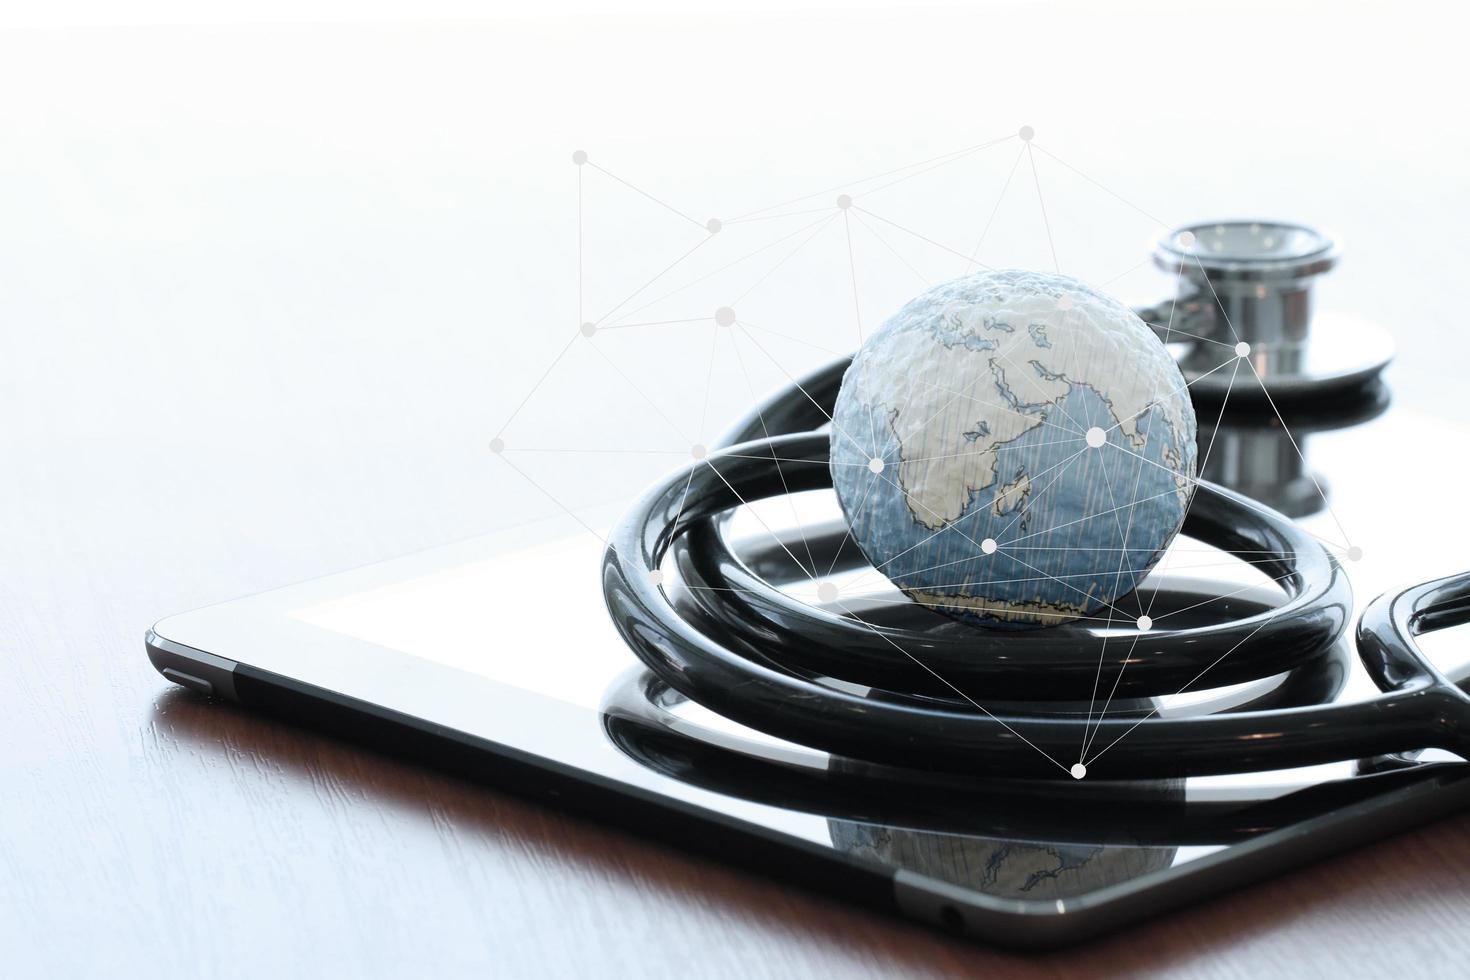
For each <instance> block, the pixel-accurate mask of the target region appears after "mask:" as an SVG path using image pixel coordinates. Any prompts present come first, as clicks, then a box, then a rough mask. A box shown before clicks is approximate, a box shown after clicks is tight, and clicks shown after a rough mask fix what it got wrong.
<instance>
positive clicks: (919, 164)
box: [726, 135, 1014, 224]
mask: <svg viewBox="0 0 1470 980" xmlns="http://www.w3.org/2000/svg"><path fill="white" fill-rule="evenodd" d="M1013 138H1014V135H1007V136H1002V137H999V138H998V139H993V140H987V141H986V142H984V143H977V144H975V145H974V146H967V147H964V148H962V149H958V150H951V151H949V152H948V153H941V154H940V155H939V156H937V157H929V158H928V159H927V160H920V161H918V162H917V163H906V164H904V165H903V166H901V167H894V168H893V169H891V170H885V171H883V172H882V173H876V174H870V175H869V176H867V177H859V178H858V179H856V180H848V181H844V182H843V183H841V184H833V185H832V186H831V187H824V188H822V189H821V190H819V191H813V192H812V193H810V194H803V195H801V196H800V197H793V198H790V199H788V200H785V201H782V202H780V203H779V204H769V205H767V206H765V207H763V208H756V209H755V210H754V211H746V212H745V213H744V214H740V215H736V216H735V217H733V218H731V219H730V220H729V221H727V222H726V224H732V223H734V222H736V221H744V220H745V219H747V218H749V217H751V216H752V215H756V214H764V213H765V212H767V211H774V210H776V209H777V208H784V207H788V206H789V205H792V204H800V203H801V202H802V201H809V200H811V199H812V198H814V197H820V196H821V195H823V194H830V193H832V192H833V191H840V190H842V189H844V188H848V187H853V186H855V185H857V184H866V183H868V182H869V181H873V180H882V179H883V178H884V177H891V176H893V175H894V174H898V173H903V172H904V171H905V170H913V169H914V168H915V167H922V166H924V165H925V164H929V163H933V162H934V161H936V160H947V159H948V158H949V157H955V158H958V157H961V156H964V155H965V154H967V153H973V152H975V151H976V150H983V149H985V148H986V147H990V146H995V145H997V144H999V143H1004V142H1005V141H1006V140H1009V139H1013Z"/></svg>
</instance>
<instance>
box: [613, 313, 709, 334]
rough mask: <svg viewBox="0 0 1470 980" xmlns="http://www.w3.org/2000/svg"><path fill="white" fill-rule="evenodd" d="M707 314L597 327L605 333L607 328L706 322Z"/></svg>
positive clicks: (707, 320)
mask: <svg viewBox="0 0 1470 980" xmlns="http://www.w3.org/2000/svg"><path fill="white" fill-rule="evenodd" d="M708 322H709V317H708V316H688V317H684V318H683V319H682V320H642V321H640V322H638V323H613V324H609V325H608V326H606V327H598V328H597V332H598V333H607V332H608V331H609V330H631V329H632V328H633V327H666V326H669V325H671V324H676V323H678V324H684V323H708Z"/></svg>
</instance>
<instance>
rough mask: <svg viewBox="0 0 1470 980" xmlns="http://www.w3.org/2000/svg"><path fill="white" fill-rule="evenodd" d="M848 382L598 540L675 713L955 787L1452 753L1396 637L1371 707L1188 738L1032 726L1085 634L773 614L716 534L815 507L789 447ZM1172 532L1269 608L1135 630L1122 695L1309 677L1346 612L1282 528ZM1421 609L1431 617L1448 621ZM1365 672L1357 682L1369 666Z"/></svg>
mask: <svg viewBox="0 0 1470 980" xmlns="http://www.w3.org/2000/svg"><path fill="white" fill-rule="evenodd" d="M845 366H846V362H837V363H835V364H833V365H831V366H829V367H827V368H825V369H823V370H822V371H820V372H817V373H816V374H815V375H813V376H811V377H809V378H807V379H805V380H803V381H801V382H796V383H794V384H793V385H792V386H791V387H790V388H788V389H787V390H785V391H783V392H782V393H780V394H779V395H777V396H776V397H775V398H773V399H772V400H770V401H768V402H767V403H765V404H763V405H761V406H758V408H757V409H756V411H754V412H753V413H752V415H751V416H750V417H748V418H747V419H745V420H743V421H742V422H741V423H740V424H739V425H737V426H736V427H735V429H733V430H732V431H731V433H730V434H728V435H727V437H726V439H725V442H726V443H727V444H729V445H727V448H726V449H725V451H724V452H721V453H716V454H715V455H713V456H711V457H709V458H708V459H706V460H704V461H702V462H700V463H698V464H696V465H694V466H692V467H691V468H689V469H687V470H684V471H681V472H679V473H676V474H674V475H673V476H671V477H669V478H668V479H667V480H665V481H663V482H662V483H660V484H659V485H658V486H656V487H654V488H653V489H651V490H650V491H649V492H648V493H647V494H646V495H645V496H644V497H643V498H642V499H641V500H640V501H639V502H638V503H637V504H636V505H635V506H634V507H633V508H632V510H631V511H630V512H629V513H628V514H627V515H626V516H625V518H624V519H623V521H622V522H621V523H620V524H619V526H618V528H617V529H616V531H615V533H614V536H613V537H612V539H611V541H610V544H609V547H608V550H607V552H606V556H605V560H604V566H603V590H604V595H605V598H606V600H607V604H608V608H609V611H610V612H611V614H612V618H613V621H614V622H615V624H616V625H617V628H618V629H619V631H620V632H621V634H622V636H623V637H624V639H625V640H626V641H627V642H628V644H629V645H630V647H631V648H632V649H633V651H634V652H635V653H636V654H637V656H638V657H639V658H640V659H641V660H642V661H643V662H644V663H645V664H646V665H647V666H648V667H649V668H650V669H651V670H652V671H653V672H654V673H655V674H656V675H657V676H658V677H659V678H660V679H662V680H663V681H664V682H666V683H667V684H668V685H669V686H671V687H672V688H674V689H675V690H677V691H679V692H680V693H682V694H683V695H685V696H687V697H689V698H692V699H694V700H695V701H697V702H699V703H700V704H703V705H705V706H706V707H708V708H710V709H712V710H714V711H716V712H718V713H719V714H722V715H724V716H725V717H727V718H730V719H733V720H735V721H738V722H740V723H742V724H745V725H748V726H750V727H753V728H757V729H760V730H763V731H766V732H768V733H770V734H773V735H776V736H778V737H780V738H783V739H786V740H789V741H792V742H796V743H799V744H804V745H808V746H812V747H814V748H818V749H822V750H825V751H829V752H833V753H836V754H840V755H844V756H848V757H851V758H854V759H861V760H865V761H868V762H874V763H881V764H886V765H892V766H902V767H907V768H910V769H914V770H921V771H924V770H927V771H937V772H948V773H959V774H965V775H970V776H998V775H1012V776H1027V777H1035V776H1052V777H1066V776H1069V775H1070V774H1069V773H1068V771H1067V767H1066V766H1064V765H1063V764H1062V763H1061V762H1059V761H1055V760H1061V759H1065V760H1067V761H1068V762H1070V761H1072V760H1075V759H1076V757H1077V753H1078V750H1079V747H1080V746H1081V745H1082V744H1083V743H1084V741H1085V740H1086V739H1087V738H1089V737H1091V739H1092V743H1091V744H1092V746H1093V748H1092V752H1091V755H1090V756H1089V758H1088V765H1089V770H1090V771H1091V772H1092V774H1094V775H1096V776H1101V777H1104V778H1157V777H1167V776H1180V775H1193V774H1208V773H1223V772H1240V771H1257V770H1263V769H1281V768H1290V767H1294V766H1301V765H1309V764H1314V763H1319V762H1330V761H1337V760H1342V759H1353V758H1359V757H1365V756H1372V755H1378V754H1387V753H1393V752H1402V751H1411V750H1415V749H1422V748H1427V747H1431V746H1433V747H1443V748H1449V749H1452V750H1458V749H1461V748H1462V746H1461V741H1462V739H1463V734H1462V733H1463V728H1464V726H1463V721H1464V719H1465V718H1466V708H1465V703H1466V702H1465V698H1464V696H1463V695H1462V694H1461V693H1460V692H1459V690H1458V689H1457V688H1455V687H1454V685H1453V684H1450V683H1449V682H1448V681H1446V680H1444V679H1443V678H1442V677H1440V676H1439V675H1438V674H1436V673H1434V672H1433V671H1432V669H1431V668H1429V667H1428V666H1427V665H1425V664H1424V663H1423V661H1422V658H1420V657H1419V656H1418V654H1417V652H1416V651H1413V650H1412V643H1411V642H1408V643H1407V649H1408V651H1409V652H1405V649H1406V648H1405V646H1404V645H1403V644H1404V643H1405V642H1406V640H1405V638H1407V637H1409V636H1410V635H1411V633H1410V625H1411V624H1407V623H1406V624H1405V625H1404V626H1403V629H1402V630H1398V631H1396V632H1395V631H1391V632H1390V633H1388V634H1384V637H1382V638H1379V635H1378V634H1377V633H1374V634H1372V635H1373V637H1375V638H1378V639H1381V641H1382V642H1381V643H1379V644H1378V646H1376V647H1374V650H1376V651H1377V652H1376V653H1374V654H1372V655H1371V656H1377V657H1378V658H1379V660H1378V663H1379V668H1380V669H1378V670H1375V672H1374V677H1375V679H1376V680H1378V682H1379V684H1380V686H1381V687H1383V688H1384V690H1385V691H1386V692H1387V693H1386V694H1385V695H1384V696H1383V697H1380V698H1378V699H1375V700H1372V701H1368V702H1361V703H1352V704H1346V705H1325V704H1314V705H1301V706H1297V707H1293V708H1289V709H1273V710H1265V711H1246V712H1233V713H1225V714H1216V715H1208V716H1202V717H1188V718H1160V717H1152V716H1145V717H1141V718H1140V717H1129V716H1128V715H1129V714H1130V713H1128V712H1120V713H1116V714H1114V713H1110V714H1109V716H1108V717H1105V718H1103V719H1102V720H1100V721H1099V720H1096V719H1093V720H1092V722H1091V724H1090V725H1089V723H1088V722H1087V720H1086V719H1085V718H1083V717H1079V716H1077V715H1076V714H1069V713H1067V712H1064V711H1050V710H1046V705H1047V704H1048V703H1052V704H1055V703H1056V702H1065V701H1068V700H1071V699H1076V698H1085V697H1087V692H1090V691H1092V690H1093V686H1094V684H1095V683H1096V677H1097V664H1098V652H1097V642H1096V638H1095V637H1094V636H1093V634H1092V632H1091V631H1089V630H1086V629H1067V628H1054V629H1049V630H1041V631H1032V632H1028V633H1010V634H994V633H987V632H982V631H976V630H967V631H964V632H961V633H955V632H954V631H952V630H951V631H949V632H948V633H946V631H945V630H942V629H939V628H932V629H920V630H914V629H909V628H902V627H896V626H889V625H873V624H869V623H867V622H858V621H856V620H853V619H849V618H845V617H841V616H837V615H833V614H830V613H827V612H825V611H824V610H821V609H817V608H813V607H809V606H805V605H803V604H801V603H798V602H795V601H794V600H792V599H790V598H789V597H788V596H786V595H785V594H783V593H781V592H780V591H779V590H778V589H776V588H775V587H774V586H772V585H771V584H770V583H769V582H767V581H766V580H764V579H763V578H761V577H760V576H759V575H757V574H755V573H754V572H753V571H752V570H751V569H750V568H749V567H748V566H747V565H745V564H744V563H742V562H741V561H740V560H739V559H738V558H737V557H736V556H735V555H734V554H733V552H732V551H731V549H730V548H729V547H728V546H727V545H726V543H725V541H724V538H723V536H722V533H721V527H720V522H721V519H722V517H723V515H725V514H726V513H727V512H728V511H730V510H731V509H732V508H734V507H736V506H737V505H739V504H740V503H741V502H742V501H752V500H757V499H761V498H764V497H770V496H774V495H777V494H782V493H793V492H798V491H801V490H808V489H817V488H821V487H827V486H830V477H829V474H828V468H827V444H828V439H827V437H826V436H825V435H823V434H821V433H814V432H810V431H801V432H800V434H787V433H791V432H793V431H794V430H798V431H799V430H810V429H812V428H816V427H818V426H820V425H821V424H822V423H823V422H825V421H826V417H827V412H828V411H829V410H830V406H831V402H832V399H833V398H835V394H836V390H837V387H838V386H839V385H840V381H841V376H842V371H843V369H844V368H845ZM752 436H759V437H760V438H754V439H753V438H752ZM777 460H780V463H779V464H778V463H777ZM1186 530H1187V531H1188V533H1190V534H1191V535H1192V536H1194V537H1197V538H1199V539H1201V540H1204V541H1206V542H1208V543H1211V544H1214V545H1216V546H1218V547H1221V548H1223V549H1225V550H1227V551H1229V550H1240V551H1247V550H1248V551H1251V552H1269V553H1270V554H1271V555H1272V556H1273V562H1272V563H1271V564H1268V565H1267V573H1268V574H1269V575H1271V576H1272V577H1273V578H1278V577H1279V578H1280V579H1281V584H1282V586H1283V588H1284V590H1285V592H1286V593H1287V598H1286V602H1285V603H1284V604H1283V605H1282V606H1281V607H1278V608H1277V609H1275V610H1272V611H1259V610H1253V611H1251V613H1250V614H1248V615H1244V616H1242V617H1241V618H1239V619H1235V620H1231V621H1227V622H1222V623H1219V624H1217V625H1214V626H1209V627H1194V628H1188V629H1181V630H1155V631H1151V632H1150V633H1149V634H1146V635H1145V636H1144V637H1143V638H1140V644H1139V647H1140V648H1141V649H1142V650H1143V651H1144V655H1143V656H1140V657H1135V658H1132V659H1133V660H1135V661H1136V662H1135V663H1132V664H1130V667H1129V669H1128V671H1127V673H1126V674H1125V676H1124V677H1123V679H1122V680H1121V682H1120V684H1119V689H1118V693H1119V694H1120V695H1123V696H1127V697H1137V696H1142V695H1146V694H1149V693H1164V692H1169V693H1172V692H1174V691H1178V690H1180V689H1181V688H1183V687H1186V686H1189V685H1190V684H1191V683H1195V682H1200V681H1203V683H1206V684H1208V685H1209V686H1218V685H1220V684H1226V683H1235V682H1238V681H1244V680H1251V679H1256V678H1261V677H1266V676H1270V675H1273V674H1278V673H1281V672H1282V671H1286V670H1289V669H1291V668H1293V667H1297V666H1300V665H1302V664H1304V663H1307V662H1309V661H1310V660H1312V659H1313V658H1315V657H1318V656H1322V655H1323V654H1324V653H1325V652H1326V651H1327V650H1328V649H1329V648H1330V647H1331V645H1332V643H1333V642H1334V641H1335V640H1336V638H1337V637H1338V636H1339V635H1340V634H1341V632H1342V631H1343V629H1344V628H1345V626H1346V623H1347V618H1348V615H1349V610H1350V608H1351V594H1350V591H1349V588H1348V584H1347V581H1346V578H1345V576H1344V575H1343V573H1342V570H1341V569H1340V568H1339V567H1338V566H1337V564H1336V562H1334V561H1333V560H1332V559H1331V558H1330V556H1328V555H1327V554H1326V553H1325V552H1324V551H1323V550H1322V549H1321V547H1320V546H1319V545H1317V544H1316V543H1315V542H1314V541H1313V540H1312V539H1311V538H1310V537H1308V536H1307V535H1306V534H1305V533H1304V532H1302V531H1301V530H1300V529H1298V528H1297V527H1296V526H1295V525H1293V524H1292V523H1291V522H1290V521H1288V520H1287V519H1285V518H1284V517H1281V516H1280V515H1278V514H1275V513H1274V512H1272V511H1269V510H1267V509H1266V508H1264V507H1261V506H1260V505H1258V504H1255V503H1254V502H1252V501H1250V500H1248V499H1246V498H1243V497H1241V496H1239V495H1236V494H1233V493H1231V492H1230V491H1227V490H1224V489H1222V488H1218V487H1214V486H1212V485H1209V484H1201V485H1200V487H1199V490H1198V491H1197V493H1196V496H1195V502H1194V505H1193V506H1192V508H1191V518H1190V522H1189V523H1188V524H1187V525H1186ZM666 553H668V554H669V557H671V558H672V561H673V565H674V567H675V569H676V570H677V573H678V574H677V579H678V581H676V582H670V583H669V584H668V586H667V587H665V586H662V585H660V584H657V583H656V582H655V581H654V579H653V578H652V577H651V575H650V573H651V571H652V570H654V569H658V568H659V567H660V566H661V565H662V563H663V561H664V558H665V555H666ZM1441 584H1442V583H1441ZM1462 584H1463V583H1462ZM1422 588H1425V587H1421V589H1422ZM1435 594H1436V595H1439V593H1435ZM676 597H677V598H676ZM1460 598H1461V600H1462V601H1463V598H1464V597H1463V595H1461V597H1460ZM1426 601H1428V600H1426ZM1430 605H1432V606H1433V607H1434V608H1435V609H1438V610H1440V613H1439V615H1441V618H1444V616H1446V615H1448V614H1447V613H1445V612H1444V610H1445V609H1448V608H1450V607H1452V606H1453V605H1454V604H1453V603H1448V604H1447V603H1446V602H1445V601H1440V600H1438V599H1437V600H1435V601H1434V602H1432V603H1430ZM1375 608H1376V605H1375V606H1374V607H1370V609H1369V614H1370V615H1371V614H1372V613H1373V610H1374V609H1375ZM1454 608H1456V609H1458V608H1459V607H1454ZM1425 621H1426V620H1423V618H1422V617H1421V619H1420V620H1415V622H1419V623H1421V625H1422V623H1423V622H1425ZM1370 622H1372V620H1371V619H1370V616H1369V615H1365V623H1370ZM890 640H891V641H892V642H891V643H890V642H889V641H890ZM1128 641H1129V642H1131V637H1130V638H1128ZM1360 642H1362V635H1361V633H1360ZM1394 643H1399V644H1400V646H1398V647H1394V646H1393V644H1394ZM900 651H906V652H908V653H909V654H912V659H911V658H909V657H906V656H904V654H903V653H902V652H900ZM1363 652H1364V659H1365V661H1368V662H1369V667H1370V670H1372V669H1373V668H1374V662H1373V661H1371V660H1370V651H1369V649H1367V648H1365V649H1364V651H1363ZM915 660H917V661H919V662H920V663H922V664H923V665H924V666H925V667H927V668H929V669H930V670H931V671H933V673H935V674H938V675H939V676H942V677H943V678H944V679H945V680H946V681H949V682H951V683H953V684H955V685H956V687H958V688H960V689H961V690H963V691H964V695H965V700H960V699H957V698H955V697H954V692H953V691H949V692H947V693H946V692H945V691H944V690H942V689H939V688H937V687H936V686H935V685H934V684H930V685H929V688H928V689H927V690H926V689H925V688H924V686H923V685H922V684H920V685H918V686H917V687H916V686H915V678H916V676H922V675H921V672H919V671H917V670H916V669H915V665H914V661H915ZM1206 676H1207V678H1208V679H1207V680H1203V679H1204V678H1205V677H1206ZM829 677H831V678H837V679H839V680H841V681H846V682H848V683H842V684H833V683H831V682H829V681H828V680H827V678H829ZM854 684H862V685H864V686H867V687H873V688H875V690H872V691H863V690H862V689H861V688H855V687H853V685H854ZM969 698H974V699H975V701H978V702H980V703H985V702H987V701H992V702H993V701H994V700H995V699H1001V700H1008V701H1027V702H1036V703H1037V704H1033V705H1030V706H1029V707H1030V708H1034V709H1039V710H1027V711H1025V712H1015V713H1009V712H1007V713H1004V714H997V713H992V712H991V711H989V710H986V709H983V708H981V709H979V710H977V708H976V706H975V705H974V704H972V703H967V702H968V699H969ZM1089 733H1090V734H1089ZM1038 749H1040V750H1041V752H1038V751H1037V750H1038ZM1043 753H1044V754H1045V755H1046V756H1050V757H1051V758H1052V760H1053V763H1050V764H1049V763H1048V761H1047V759H1046V758H1044V757H1043Z"/></svg>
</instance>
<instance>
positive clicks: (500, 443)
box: [490, 436, 505, 453]
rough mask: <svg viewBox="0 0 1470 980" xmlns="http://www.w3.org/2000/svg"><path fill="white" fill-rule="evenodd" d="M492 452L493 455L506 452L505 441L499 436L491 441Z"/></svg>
mask: <svg viewBox="0 0 1470 980" xmlns="http://www.w3.org/2000/svg"><path fill="white" fill-rule="evenodd" d="M490 451H491V452H492V453H503V452H505V440H504V439H502V438H500V437H499V436H496V437H495V438H494V439H491V440H490Z"/></svg>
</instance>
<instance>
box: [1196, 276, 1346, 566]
mask: <svg viewBox="0 0 1470 980" xmlns="http://www.w3.org/2000/svg"><path fill="white" fill-rule="evenodd" d="M1194 264H1195V266H1196V267H1198V268H1199V270H1200V277H1201V278H1202V279H1204V281H1205V285H1206V286H1209V287H1210V295H1211V296H1213V297H1214V298H1215V305H1216V306H1218V307H1219V308H1220V315H1221V317H1222V318H1224V320H1225V326H1227V327H1229V328H1230V335H1231V336H1232V337H1234V338H1235V339H1236V340H1240V334H1238V333H1236V331H1235V324H1233V323H1231V322H1230V314H1229V313H1226V312H1225V304H1224V303H1221V302H1220V294H1219V293H1217V292H1215V284H1214V283H1212V282H1210V277H1209V276H1207V275H1205V274H1204V271H1205V269H1204V266H1203V265H1202V264H1201V263H1200V260H1199V256H1198V255H1196V256H1195V257H1194ZM1250 368H1251V373H1252V374H1254V375H1255V376H1256V383H1257V384H1259V385H1260V386H1261V394H1263V395H1265V396H1266V403H1267V404H1268V405H1270V406H1271V411H1272V413H1273V414H1275V416H1276V421H1277V422H1280V423H1281V431H1282V432H1285V433H1286V438H1287V441H1288V442H1290V443H1291V448H1292V449H1294V450H1295V451H1296V455H1297V458H1298V459H1300V460H1301V461H1302V465H1303V467H1304V469H1305V472H1306V474H1307V479H1309V480H1311V481H1312V486H1314V487H1316V488H1317V495H1318V496H1319V497H1321V498H1322V505H1323V506H1324V507H1326V508H1327V513H1328V514H1330V515H1331V516H1332V523H1334V524H1336V525H1337V530H1338V533H1340V534H1341V535H1342V539H1343V540H1344V541H1346V542H1347V543H1348V544H1349V545H1351V544H1352V536H1351V535H1349V534H1348V533H1347V528H1345V527H1343V526H1342V520H1341V519H1340V518H1339V517H1338V516H1337V511H1335V510H1333V509H1332V502H1331V501H1330V500H1328V499H1327V492H1326V491H1325V490H1323V489H1322V484H1320V483H1318V482H1317V477H1316V476H1314V475H1313V474H1312V471H1311V469H1310V468H1306V462H1307V457H1306V456H1305V455H1304V454H1303V453H1302V448H1301V446H1298V445H1297V442H1296V437H1295V436H1293V435H1292V434H1291V429H1290V428H1288V427H1287V425H1286V419H1284V418H1282V417H1281V410H1280V409H1278V408H1277V407H1276V399H1274V398H1272V397H1271V390H1270V389H1269V388H1268V387H1267V386H1266V379H1265V378H1262V377H1261V372H1260V371H1259V370H1258V369H1257V368H1256V365H1255V362H1254V361H1252V362H1251V366H1250ZM1201 377H1203V375H1201ZM1196 380H1198V379H1196Z"/></svg>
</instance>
